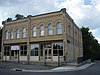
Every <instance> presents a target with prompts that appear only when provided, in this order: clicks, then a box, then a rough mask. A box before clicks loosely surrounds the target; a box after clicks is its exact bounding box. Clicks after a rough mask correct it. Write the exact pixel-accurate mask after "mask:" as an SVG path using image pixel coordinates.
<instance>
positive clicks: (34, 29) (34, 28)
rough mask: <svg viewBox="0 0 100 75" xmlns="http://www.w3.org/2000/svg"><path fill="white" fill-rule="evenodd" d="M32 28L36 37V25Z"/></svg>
mask: <svg viewBox="0 0 100 75" xmlns="http://www.w3.org/2000/svg"><path fill="white" fill-rule="evenodd" d="M32 30H33V37H36V27H35V26H34V27H33V29H32Z"/></svg>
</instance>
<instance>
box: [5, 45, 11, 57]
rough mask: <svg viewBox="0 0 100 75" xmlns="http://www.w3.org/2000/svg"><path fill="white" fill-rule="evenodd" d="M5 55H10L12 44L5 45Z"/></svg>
mask: <svg viewBox="0 0 100 75" xmlns="http://www.w3.org/2000/svg"><path fill="white" fill-rule="evenodd" d="M4 55H5V56H9V55H10V46H4Z"/></svg>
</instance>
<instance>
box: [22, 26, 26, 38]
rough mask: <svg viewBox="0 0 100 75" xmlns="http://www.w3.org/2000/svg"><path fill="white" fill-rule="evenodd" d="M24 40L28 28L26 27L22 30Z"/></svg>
mask: <svg viewBox="0 0 100 75" xmlns="http://www.w3.org/2000/svg"><path fill="white" fill-rule="evenodd" d="M24 29H25V31H24ZM22 38H26V28H25V27H24V28H23V29H22Z"/></svg>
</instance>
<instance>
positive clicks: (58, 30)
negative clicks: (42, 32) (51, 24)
mask: <svg viewBox="0 0 100 75" xmlns="http://www.w3.org/2000/svg"><path fill="white" fill-rule="evenodd" d="M57 34H62V25H61V23H60V22H58V23H57Z"/></svg>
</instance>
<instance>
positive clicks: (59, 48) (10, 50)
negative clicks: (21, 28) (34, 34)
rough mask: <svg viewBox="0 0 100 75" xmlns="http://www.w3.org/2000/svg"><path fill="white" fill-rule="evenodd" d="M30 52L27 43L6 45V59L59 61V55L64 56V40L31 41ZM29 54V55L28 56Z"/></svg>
mask: <svg viewBox="0 0 100 75" xmlns="http://www.w3.org/2000/svg"><path fill="white" fill-rule="evenodd" d="M29 52H30V53H28V51H27V45H26V44H21V45H11V46H10V45H6V46H4V59H5V60H6V61H7V60H12V61H28V57H29V61H33V62H34V61H41V62H44V61H47V62H48V61H58V56H62V57H63V56H64V49H63V42H52V43H51V42H50V43H40V44H39V43H31V44H30V51H29ZM28 54H29V56H28Z"/></svg>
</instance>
